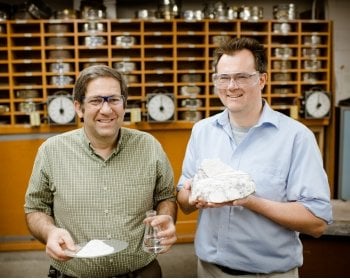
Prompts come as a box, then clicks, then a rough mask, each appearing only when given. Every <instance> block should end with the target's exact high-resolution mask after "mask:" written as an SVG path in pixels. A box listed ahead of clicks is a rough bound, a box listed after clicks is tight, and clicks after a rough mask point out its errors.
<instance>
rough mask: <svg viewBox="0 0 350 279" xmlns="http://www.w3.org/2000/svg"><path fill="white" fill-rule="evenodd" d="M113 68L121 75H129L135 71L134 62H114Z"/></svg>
mask: <svg viewBox="0 0 350 279" xmlns="http://www.w3.org/2000/svg"><path fill="white" fill-rule="evenodd" d="M113 67H114V68H115V69H117V70H118V71H121V72H123V73H130V72H132V71H134V70H135V68H136V64H135V62H126V61H121V62H115V63H114V64H113Z"/></svg>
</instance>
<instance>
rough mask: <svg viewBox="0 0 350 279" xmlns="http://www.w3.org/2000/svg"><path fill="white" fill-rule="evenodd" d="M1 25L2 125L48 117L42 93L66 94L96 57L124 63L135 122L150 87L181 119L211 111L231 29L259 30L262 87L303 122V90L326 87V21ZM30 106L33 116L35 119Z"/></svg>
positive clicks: (255, 33)
mask: <svg viewBox="0 0 350 279" xmlns="http://www.w3.org/2000/svg"><path fill="white" fill-rule="evenodd" d="M0 27H1V28H0V30H1V33H0V104H1V105H2V106H3V107H5V108H6V109H3V111H2V112H1V114H0V133H11V132H18V131H20V132H21V130H18V128H23V129H22V131H23V132H25V133H27V132H30V129H31V127H32V126H38V125H39V126H45V125H47V122H48V121H47V119H48V115H47V105H46V102H47V99H48V98H49V97H50V96H52V95H54V94H56V93H57V92H58V91H62V90H63V91H66V92H67V93H69V94H70V93H72V88H73V84H74V82H75V80H76V78H77V76H78V74H79V72H80V71H81V70H82V69H83V68H85V67H86V66H88V65H93V64H96V63H103V64H106V65H109V66H112V67H115V68H118V69H120V70H122V71H124V72H125V74H126V77H127V79H128V81H129V91H130V98H129V102H128V109H133V108H137V109H138V111H140V112H141V121H147V117H146V116H147V103H146V100H147V94H149V93H165V92H167V93H172V94H174V100H175V107H176V110H175V117H174V119H175V121H177V122H186V121H190V122H194V121H197V120H198V119H200V118H204V117H207V116H210V115H213V114H215V113H217V112H219V111H221V110H222V108H223V107H222V104H221V102H220V101H219V99H218V97H217V96H216V95H215V94H214V89H213V84H212V81H211V74H212V67H211V64H212V62H213V61H212V60H213V58H212V57H213V52H214V50H215V48H216V47H217V44H218V41H220V39H222V38H223V37H227V36H230V37H236V36H238V37H242V36H249V37H255V38H257V39H258V40H259V41H261V42H262V43H263V44H264V45H265V46H266V48H267V52H268V53H267V54H268V73H269V76H268V84H267V86H266V87H265V89H264V92H263V93H264V94H263V95H264V98H266V99H267V101H268V102H269V103H270V104H271V105H272V107H273V108H275V109H276V110H279V111H282V112H283V113H285V114H288V115H291V116H292V117H294V118H299V119H301V120H302V121H303V117H302V116H303V115H300V114H299V111H301V109H302V103H301V101H300V100H301V97H302V96H303V94H304V92H305V91H308V90H310V89H312V88H315V87H317V88H319V89H321V90H325V91H331V64H332V62H331V57H332V56H331V22H330V21H315V20H312V21H311V20H294V21H288V22H280V21H276V20H261V21H253V22H252V21H242V20H233V21H232V20H231V21H218V20H210V19H207V20H200V21H186V20H180V19H179V20H154V21H143V20H131V19H130V20H128V19H124V20H122V19H120V20H117V19H116V20H100V21H87V20H65V21H62V20H13V21H12V20H9V21H3V22H0ZM33 113H36V114H37V115H39V119H40V122H39V123H35V122H34V123H33V122H31V116H33V115H32V114H33ZM126 117H127V118H126V120H127V121H130V120H133V119H130V115H128V114H127V116H126ZM317 121H318V123H319V125H321V126H323V125H328V123H329V121H328V120H327V119H317ZM76 124H79V123H76ZM14 128H17V129H14ZM28 129H29V131H28Z"/></svg>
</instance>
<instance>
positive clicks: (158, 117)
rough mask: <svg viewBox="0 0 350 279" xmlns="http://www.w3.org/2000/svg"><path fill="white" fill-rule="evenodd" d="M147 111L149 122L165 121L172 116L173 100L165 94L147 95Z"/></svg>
mask: <svg viewBox="0 0 350 279" xmlns="http://www.w3.org/2000/svg"><path fill="white" fill-rule="evenodd" d="M147 109H148V115H149V116H150V118H151V120H154V121H167V120H170V119H171V118H172V117H173V115H174V112H175V104H174V100H173V99H172V97H171V96H170V95H166V94H155V95H149V100H148V107H147Z"/></svg>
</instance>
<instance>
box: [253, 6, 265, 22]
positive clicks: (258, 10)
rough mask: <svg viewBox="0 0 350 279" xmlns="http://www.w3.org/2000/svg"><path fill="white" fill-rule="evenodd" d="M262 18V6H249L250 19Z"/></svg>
mask: <svg viewBox="0 0 350 279" xmlns="http://www.w3.org/2000/svg"><path fill="white" fill-rule="evenodd" d="M263 18H264V8H263V7H260V6H252V7H251V18H250V19H251V20H261V19H263Z"/></svg>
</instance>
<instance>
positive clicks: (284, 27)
mask: <svg viewBox="0 0 350 279" xmlns="http://www.w3.org/2000/svg"><path fill="white" fill-rule="evenodd" d="M273 31H274V32H275V33H283V34H287V33H289V32H290V31H291V25H290V24H289V23H287V22H282V23H279V22H278V23H274V24H273Z"/></svg>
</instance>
